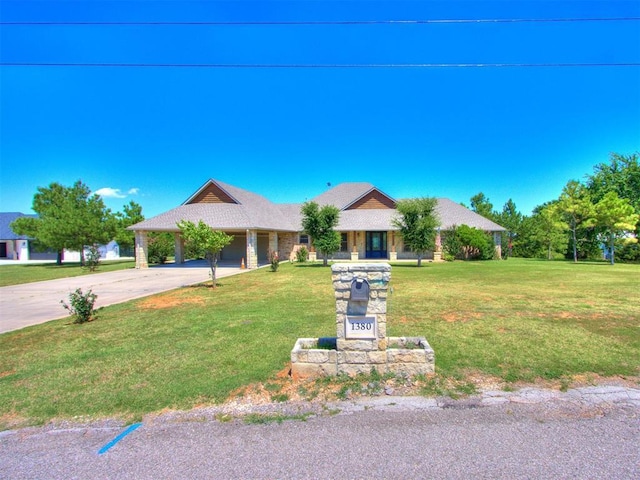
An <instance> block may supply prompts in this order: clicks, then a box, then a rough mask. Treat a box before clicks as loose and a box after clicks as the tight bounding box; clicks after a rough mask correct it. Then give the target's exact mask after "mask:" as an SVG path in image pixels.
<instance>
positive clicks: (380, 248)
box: [366, 232, 387, 258]
mask: <svg viewBox="0 0 640 480" xmlns="http://www.w3.org/2000/svg"><path fill="white" fill-rule="evenodd" d="M366 240H367V251H366V258H387V232H367V239H366Z"/></svg>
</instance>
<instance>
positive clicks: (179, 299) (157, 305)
mask: <svg viewBox="0 0 640 480" xmlns="http://www.w3.org/2000/svg"><path fill="white" fill-rule="evenodd" d="M204 303H205V301H204V299H203V298H200V297H185V296H182V295H181V294H179V293H169V294H166V295H159V296H155V297H151V298H147V299H145V300H142V301H141V302H140V303H139V304H138V306H139V308H140V309H142V310H161V309H164V308H174V307H178V306H180V305H204Z"/></svg>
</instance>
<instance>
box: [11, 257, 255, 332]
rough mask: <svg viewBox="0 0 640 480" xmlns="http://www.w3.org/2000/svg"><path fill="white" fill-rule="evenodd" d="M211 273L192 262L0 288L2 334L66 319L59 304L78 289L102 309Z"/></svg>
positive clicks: (221, 272)
mask: <svg viewBox="0 0 640 480" xmlns="http://www.w3.org/2000/svg"><path fill="white" fill-rule="evenodd" d="M246 271H247V270H240V269H239V268H237V267H230V266H219V267H218V270H217V272H216V276H217V277H218V278H222V277H225V276H229V275H234V274H237V273H240V272H246ZM209 272H210V270H209V267H208V266H207V265H206V262H189V263H187V264H185V265H181V266H173V265H166V266H158V267H152V268H146V269H140V270H136V269H128V270H118V271H115V272H106V273H95V274H91V275H83V276H80V277H72V278H62V279H59V280H49V281H45V282H34V283H27V284H23V285H14V286H9V287H1V288H0V333H4V332H9V331H12V330H18V329H20V328H24V327H26V326H30V325H37V324H39V323H44V322H48V321H49V320H55V319H58V318H64V317H67V316H68V315H69V314H68V312H67V311H66V310H65V309H64V308H63V307H62V305H61V304H60V301H61V300H64V301H65V302H68V300H69V294H70V293H71V292H73V291H75V290H76V289H77V288H82V290H83V291H84V292H87V291H88V290H89V289H91V290H92V291H93V293H95V294H96V295H98V299H97V301H96V308H99V307H104V306H107V305H113V304H116V303H122V302H126V301H128V300H133V299H135V298H140V297H145V296H148V295H153V294H155V293H160V292H164V291H167V290H173V289H175V288H179V287H182V286H184V285H192V284H195V283H199V282H203V281H206V280H209V279H210V278H211V277H210V275H209ZM0 274H2V267H1V266H0Z"/></svg>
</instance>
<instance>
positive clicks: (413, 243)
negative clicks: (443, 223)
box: [393, 197, 440, 267]
mask: <svg viewBox="0 0 640 480" xmlns="http://www.w3.org/2000/svg"><path fill="white" fill-rule="evenodd" d="M436 205H437V201H436V199H435V198H429V197H422V198H411V199H407V200H400V201H399V202H398V203H397V204H396V210H397V211H398V214H399V215H400V216H399V217H396V218H394V219H393V225H394V226H395V227H396V228H398V233H400V236H401V237H402V241H403V242H404V244H405V245H406V246H408V247H409V248H410V249H411V250H412V251H413V252H415V253H416V254H417V255H418V266H419V267H420V266H421V265H422V257H424V254H425V253H426V252H429V251H433V250H434V249H435V242H436V235H437V230H436V229H437V228H438V226H439V225H440V219H439V218H438V214H437V212H436Z"/></svg>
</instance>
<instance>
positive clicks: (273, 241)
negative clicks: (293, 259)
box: [269, 232, 279, 255]
mask: <svg viewBox="0 0 640 480" xmlns="http://www.w3.org/2000/svg"><path fill="white" fill-rule="evenodd" d="M272 252H275V253H278V232H269V255H271V253H272ZM278 255H279V254H278Z"/></svg>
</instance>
